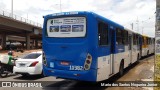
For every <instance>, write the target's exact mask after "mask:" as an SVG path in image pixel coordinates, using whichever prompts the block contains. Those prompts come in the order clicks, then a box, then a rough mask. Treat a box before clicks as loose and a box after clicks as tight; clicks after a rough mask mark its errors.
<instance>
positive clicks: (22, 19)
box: [0, 10, 42, 27]
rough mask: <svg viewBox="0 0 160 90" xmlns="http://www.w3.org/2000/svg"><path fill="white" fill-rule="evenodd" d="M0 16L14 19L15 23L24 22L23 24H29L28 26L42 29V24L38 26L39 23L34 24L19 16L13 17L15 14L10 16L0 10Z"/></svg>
mask: <svg viewBox="0 0 160 90" xmlns="http://www.w3.org/2000/svg"><path fill="white" fill-rule="evenodd" d="M0 15H2V16H5V17H8V18H11V19H14V20H17V21H21V22H24V23H27V24H30V25H34V26H37V27H42V24H40V23H36V22H34V21H32V20H29V19H26V18H23V17H21V16H18V15H15V14H13V15H12V14H11V13H9V12H6V11H3V10H0Z"/></svg>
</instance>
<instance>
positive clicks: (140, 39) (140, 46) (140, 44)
mask: <svg viewBox="0 0 160 90" xmlns="http://www.w3.org/2000/svg"><path fill="white" fill-rule="evenodd" d="M139 48H140V57H141V56H142V37H141V36H139Z"/></svg>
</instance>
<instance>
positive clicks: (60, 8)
mask: <svg viewBox="0 0 160 90" xmlns="http://www.w3.org/2000/svg"><path fill="white" fill-rule="evenodd" d="M59 5H60V12H62V5H61V0H60V3H59Z"/></svg>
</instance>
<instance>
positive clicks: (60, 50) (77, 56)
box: [43, 14, 96, 81]
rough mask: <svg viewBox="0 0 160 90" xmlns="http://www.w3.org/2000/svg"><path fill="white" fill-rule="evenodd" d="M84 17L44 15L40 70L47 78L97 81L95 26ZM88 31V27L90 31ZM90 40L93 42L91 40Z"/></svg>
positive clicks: (84, 15)
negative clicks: (41, 69) (41, 67)
mask: <svg viewBox="0 0 160 90" xmlns="http://www.w3.org/2000/svg"><path fill="white" fill-rule="evenodd" d="M89 21H90V19H87V15H86V14H83V15H62V16H55V17H53V16H46V17H45V20H44V23H46V24H44V28H43V33H45V34H43V35H44V36H43V51H44V52H43V71H44V75H46V76H55V77H59V78H64V79H74V80H83V81H96V62H95V56H96V55H95V53H94V52H95V51H94V50H95V46H94V45H95V42H94V41H93V40H92V39H91V38H92V37H90V36H93V35H94V33H95V32H94V26H95V25H94V26H93V28H92V32H91V34H89V33H90V32H89V31H88V27H90V26H91V25H93V24H94V22H90V24H87V23H88V22H89ZM90 29H91V28H90ZM93 39H95V38H94V37H93Z"/></svg>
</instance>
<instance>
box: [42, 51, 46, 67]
mask: <svg viewBox="0 0 160 90" xmlns="http://www.w3.org/2000/svg"><path fill="white" fill-rule="evenodd" d="M42 61H43V65H45V66H47V60H46V57H45V54H44V52H43V56H42Z"/></svg>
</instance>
